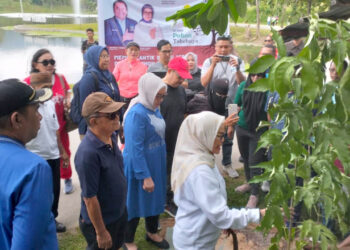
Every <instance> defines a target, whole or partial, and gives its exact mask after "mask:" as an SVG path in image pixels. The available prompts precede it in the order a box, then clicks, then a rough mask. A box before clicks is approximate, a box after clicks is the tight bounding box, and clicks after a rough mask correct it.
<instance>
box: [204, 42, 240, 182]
mask: <svg viewBox="0 0 350 250" xmlns="http://www.w3.org/2000/svg"><path fill="white" fill-rule="evenodd" d="M244 69H245V67H244V62H243V60H241V59H240V58H239V57H238V56H236V55H233V46H232V40H231V37H230V36H220V37H218V39H217V40H216V43H215V53H214V55H213V56H211V57H210V58H207V59H206V60H205V61H204V63H203V66H202V77H201V82H202V85H203V87H205V88H206V92H207V93H209V92H210V89H211V83H212V82H213V81H214V80H216V79H228V81H229V89H228V94H227V98H226V103H225V107H226V109H227V104H228V103H233V99H234V97H235V93H236V90H237V88H238V85H239V84H240V83H241V82H242V81H244V80H245V75H244V73H243V71H244ZM226 115H227V114H226ZM232 144H233V143H232V137H231V138H230V137H228V136H227V133H226V134H225V140H224V143H223V145H222V156H223V157H222V165H223V166H224V170H225V171H226V172H227V173H228V175H229V176H230V177H232V178H235V177H238V173H237V171H236V170H235V169H234V168H233V167H232V161H231V154H232Z"/></svg>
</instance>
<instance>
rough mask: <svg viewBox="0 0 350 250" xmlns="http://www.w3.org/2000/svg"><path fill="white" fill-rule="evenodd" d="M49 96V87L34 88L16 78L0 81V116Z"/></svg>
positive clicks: (43, 100)
mask: <svg viewBox="0 0 350 250" xmlns="http://www.w3.org/2000/svg"><path fill="white" fill-rule="evenodd" d="M51 97H52V90H51V89H46V88H44V89H40V90H34V89H33V88H32V87H31V86H29V85H28V84H26V83H25V82H22V81H20V80H18V79H6V80H3V81H0V117H1V116H4V115H8V114H11V113H12V112H14V111H16V110H18V109H20V108H22V107H24V106H27V105H29V104H33V103H39V102H45V101H47V100H49V99H50V98H51Z"/></svg>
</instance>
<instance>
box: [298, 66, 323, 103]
mask: <svg viewBox="0 0 350 250" xmlns="http://www.w3.org/2000/svg"><path fill="white" fill-rule="evenodd" d="M300 74H301V82H302V86H303V95H304V96H307V97H308V98H309V99H310V100H315V98H316V96H318V93H319V85H318V84H317V82H316V79H317V78H318V76H317V72H316V71H315V69H314V68H313V66H312V64H311V63H310V62H308V61H306V60H303V66H302V69H301V72H300Z"/></svg>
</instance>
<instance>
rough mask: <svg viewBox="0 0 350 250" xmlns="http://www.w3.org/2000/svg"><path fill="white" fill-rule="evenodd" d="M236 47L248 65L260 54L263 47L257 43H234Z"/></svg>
mask: <svg viewBox="0 0 350 250" xmlns="http://www.w3.org/2000/svg"><path fill="white" fill-rule="evenodd" d="M234 47H235V50H236V51H237V53H238V55H239V56H240V57H241V58H242V59H243V61H244V62H245V65H246V66H247V65H248V63H250V62H251V61H252V60H253V59H254V58H256V57H257V56H258V55H259V51H260V49H261V46H255V45H234Z"/></svg>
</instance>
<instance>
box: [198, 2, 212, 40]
mask: <svg viewBox="0 0 350 250" xmlns="http://www.w3.org/2000/svg"><path fill="white" fill-rule="evenodd" d="M203 9H204V8H203ZM203 9H202V10H203ZM202 10H201V11H200V12H199V13H198V15H197V20H198V23H199V25H200V26H201V29H202V31H203V33H204V34H206V35H208V34H209V33H210V32H211V30H212V27H211V23H210V22H209V21H208V19H207V15H208V11H209V8H205V11H204V12H203V11H202Z"/></svg>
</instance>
